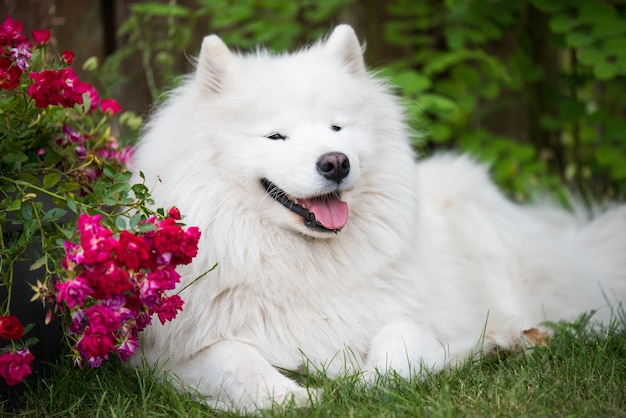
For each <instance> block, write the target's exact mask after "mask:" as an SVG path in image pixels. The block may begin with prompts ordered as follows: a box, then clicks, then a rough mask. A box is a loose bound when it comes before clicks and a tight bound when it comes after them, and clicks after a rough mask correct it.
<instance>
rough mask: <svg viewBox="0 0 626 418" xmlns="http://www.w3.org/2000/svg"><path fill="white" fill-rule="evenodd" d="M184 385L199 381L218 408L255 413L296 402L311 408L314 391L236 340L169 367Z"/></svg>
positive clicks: (214, 345) (220, 343) (254, 349)
mask: <svg viewBox="0 0 626 418" xmlns="http://www.w3.org/2000/svg"><path fill="white" fill-rule="evenodd" d="M168 368H169V369H171V371H172V372H174V373H175V374H176V375H177V376H178V377H179V378H180V379H182V380H183V381H185V382H196V385H197V386H196V388H197V389H198V391H199V392H200V393H202V394H205V395H209V396H210V399H208V400H207V402H208V403H209V404H211V405H212V406H214V407H216V408H218V409H228V410H233V409H234V410H236V411H239V412H254V411H257V410H259V409H269V408H271V407H272V406H273V405H281V404H284V403H288V402H291V401H292V400H293V402H294V403H295V404H296V405H297V406H308V405H309V404H310V401H311V399H312V397H313V398H314V397H315V395H316V394H315V391H311V393H309V391H308V390H307V389H306V388H303V387H301V386H299V385H298V384H297V383H295V382H294V381H293V380H291V379H288V378H287V377H285V376H283V375H282V374H280V373H279V372H278V371H277V370H276V369H275V368H274V367H272V365H271V364H270V363H269V362H268V361H267V360H266V359H265V358H264V357H263V356H262V355H261V353H260V352H259V351H258V350H257V349H256V348H254V347H253V346H251V345H249V344H246V343H243V342H240V341H234V340H222V341H220V342H218V343H216V344H213V345H211V346H210V347H208V348H206V349H205V350H203V351H201V352H200V353H198V354H196V355H195V356H194V357H192V358H191V359H190V360H188V361H186V362H184V363H178V364H169V365H168Z"/></svg>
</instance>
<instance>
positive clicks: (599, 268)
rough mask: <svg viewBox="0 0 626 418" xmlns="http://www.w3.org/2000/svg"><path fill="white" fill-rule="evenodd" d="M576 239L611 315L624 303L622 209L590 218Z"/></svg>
mask: <svg viewBox="0 0 626 418" xmlns="http://www.w3.org/2000/svg"><path fill="white" fill-rule="evenodd" d="M577 239H578V240H580V241H579V245H580V248H581V249H582V252H583V253H584V255H588V260H589V262H590V263H591V266H590V267H591V271H593V272H594V274H595V276H596V280H597V281H598V283H599V285H600V286H601V287H602V291H603V293H604V295H605V298H606V301H607V303H608V305H610V306H611V307H612V308H613V314H615V313H616V311H615V310H616V309H620V308H621V305H622V304H626V206H624V205H622V206H619V207H616V208H613V209H610V210H608V211H606V212H604V213H602V214H600V215H599V216H596V217H595V218H593V219H592V220H591V221H590V222H589V223H587V224H586V225H585V226H584V227H582V229H581V230H580V233H579V234H577ZM586 258H587V257H586Z"/></svg>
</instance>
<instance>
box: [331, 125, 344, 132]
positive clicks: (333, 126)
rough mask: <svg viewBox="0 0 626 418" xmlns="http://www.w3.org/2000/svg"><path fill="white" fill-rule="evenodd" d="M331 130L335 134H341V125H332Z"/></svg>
mask: <svg viewBox="0 0 626 418" xmlns="http://www.w3.org/2000/svg"><path fill="white" fill-rule="evenodd" d="M330 129H332V130H333V131H335V132H339V131H340V130H341V126H339V125H330Z"/></svg>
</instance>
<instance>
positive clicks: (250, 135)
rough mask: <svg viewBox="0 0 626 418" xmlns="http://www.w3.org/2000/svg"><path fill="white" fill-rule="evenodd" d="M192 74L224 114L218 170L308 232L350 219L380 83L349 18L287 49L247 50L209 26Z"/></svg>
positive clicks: (217, 113)
mask: <svg viewBox="0 0 626 418" xmlns="http://www.w3.org/2000/svg"><path fill="white" fill-rule="evenodd" d="M194 82H195V83H196V85H197V86H198V89H199V90H200V93H199V94H202V95H203V96H204V100H203V101H204V102H206V103H210V105H209V106H208V107H207V108H206V109H204V110H203V111H204V112H210V113H211V115H210V118H211V119H212V120H216V119H217V120H219V125H220V127H219V128H216V127H215V126H213V127H212V128H211V129H220V132H219V135H215V136H216V137H218V136H219V137H220V139H219V141H220V142H221V143H220V144H219V148H220V150H221V151H220V152H221V156H220V158H219V162H217V163H216V164H222V166H221V168H220V174H222V173H223V174H224V175H228V176H231V177H233V181H235V182H236V183H237V184H239V185H240V186H241V188H242V190H245V193H247V195H248V197H249V202H250V208H254V209H253V210H256V211H258V212H260V213H259V215H261V218H263V219H266V220H268V221H270V222H274V223H277V224H279V225H282V226H284V227H287V228H289V229H292V230H294V229H295V230H296V231H299V232H301V233H303V234H306V235H309V236H315V237H324V238H325V237H332V236H334V235H335V233H337V232H339V231H341V230H342V229H344V228H349V227H350V216H351V208H350V204H351V196H352V193H353V191H354V189H355V188H356V186H357V185H358V184H359V181H360V179H361V170H362V163H363V160H364V159H368V160H374V159H375V152H376V144H375V143H376V142H377V139H376V138H375V137H376V132H375V129H374V128H373V125H375V124H376V123H377V122H376V120H377V119H378V118H379V112H380V111H379V109H377V102H376V98H377V95H380V92H381V91H382V89H381V83H380V82H379V81H377V80H375V79H374V78H373V77H371V76H370V75H369V74H368V73H367V71H366V70H365V65H364V62H363V53H362V49H361V46H360V44H359V41H358V39H357V37H356V35H355V33H354V31H353V30H352V28H351V27H349V26H347V25H341V26H338V27H337V28H336V29H335V30H334V31H333V32H332V34H331V35H330V36H329V37H328V38H327V39H326V40H324V41H321V42H319V43H317V44H315V45H313V46H311V47H310V48H307V49H303V50H301V51H298V52H296V53H294V54H285V55H274V54H270V53H268V52H266V51H258V52H257V53H256V54H250V55H240V54H238V53H236V52H233V51H231V50H229V49H228V47H227V46H226V45H225V44H224V42H223V41H222V40H221V39H220V38H219V37H217V36H215V35H211V36H207V37H206V38H205V39H204V41H203V43H202V49H201V53H200V56H199V58H198V67H197V71H196V74H195V80H194ZM378 124H380V123H378ZM216 160H218V159H216Z"/></svg>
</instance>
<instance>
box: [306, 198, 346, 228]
mask: <svg viewBox="0 0 626 418" xmlns="http://www.w3.org/2000/svg"><path fill="white" fill-rule="evenodd" d="M301 202H302V204H303V205H304V206H305V207H306V208H307V209H308V210H309V212H313V213H314V214H315V219H317V221H318V222H319V223H321V224H322V225H324V228H327V229H341V228H343V226H344V225H345V224H346V223H347V222H348V204H347V203H346V202H343V201H341V200H339V199H337V198H332V199H303V200H301Z"/></svg>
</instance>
